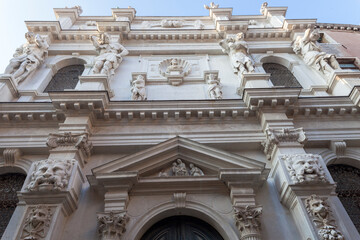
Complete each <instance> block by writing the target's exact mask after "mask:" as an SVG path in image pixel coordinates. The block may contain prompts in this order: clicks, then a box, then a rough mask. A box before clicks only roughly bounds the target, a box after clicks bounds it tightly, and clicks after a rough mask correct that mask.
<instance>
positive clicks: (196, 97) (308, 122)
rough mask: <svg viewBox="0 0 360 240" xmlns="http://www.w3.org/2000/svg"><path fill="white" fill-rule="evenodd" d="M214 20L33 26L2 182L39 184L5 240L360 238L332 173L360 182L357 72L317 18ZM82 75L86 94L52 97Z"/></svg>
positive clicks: (228, 14)
mask: <svg viewBox="0 0 360 240" xmlns="http://www.w3.org/2000/svg"><path fill="white" fill-rule="evenodd" d="M205 8H206V9H208V11H209V16H204V17H152V16H137V15H136V11H135V9H133V8H113V9H111V11H112V14H111V16H107V17H90V16H83V15H81V14H82V10H81V8H80V7H79V6H76V7H73V8H61V9H60V8H58V9H55V13H56V17H57V21H49V22H46V21H44V22H36V21H34V22H33V21H27V22H26V25H27V28H28V30H29V33H27V34H26V36H27V38H26V39H24V43H25V44H24V45H23V46H21V49H17V50H16V52H15V55H14V58H13V59H11V60H10V65H9V68H8V70H7V71H6V73H4V74H2V75H0V93H1V94H0V100H1V103H0V122H1V124H0V149H1V150H2V151H3V158H2V159H1V158H0V173H11V172H22V173H26V174H27V178H26V180H25V183H24V186H23V188H22V190H21V191H20V192H19V194H18V196H19V199H20V202H19V204H18V207H17V208H16V210H15V212H14V214H13V217H12V218H11V220H10V223H9V225H8V227H7V229H6V231H5V233H4V234H3V237H2V239H5V240H10V239H14V240H15V239H36V240H43V239H49V240H50V239H51V240H63V239H93V240H95V239H107V240H109V239H126V240H138V239H141V237H142V236H143V234H144V233H145V232H146V231H147V230H148V229H149V228H150V227H151V226H152V225H153V224H155V223H156V222H158V221H160V220H162V219H165V218H166V217H170V216H176V215H188V216H193V217H196V218H199V219H201V220H203V221H205V222H207V223H209V224H210V225H211V226H212V227H213V228H214V229H215V230H216V231H217V232H218V233H219V234H220V235H221V236H222V237H223V239H226V240H235V239H264V240H265V239H266V240H275V239H276V240H277V239H294V240H297V239H299V240H302V239H306V240H317V239H349V240H350V239H360V235H359V233H358V232H357V230H356V228H355V226H354V225H353V223H352V222H351V220H350V218H349V216H348V215H347V213H346V211H345V209H344V207H343V206H342V204H341V202H340V201H339V199H338V198H337V197H336V194H335V188H336V183H335V182H334V181H333V179H332V177H331V175H330V173H329V171H328V170H327V165H329V164H332V163H337V164H342V163H343V164H348V165H352V166H354V167H360V157H359V156H360V131H359V129H360V124H359V123H360V121H359V118H360V117H359V113H358V112H359V111H358V110H359V103H360V98H359V96H360V88H359V87H358V86H357V85H360V74H359V72H357V71H350V70H343V69H341V68H340V66H339V64H338V62H337V60H336V57H340V56H335V55H334V54H329V53H326V52H323V51H322V50H321V49H320V47H319V45H318V44H319V43H317V42H316V40H317V39H315V38H316V37H317V35H316V34H317V32H316V31H315V32H314V33H313V34H312V33H311V31H312V30H313V29H314V28H315V27H316V20H315V19H314V20H309V19H296V20H293V19H286V18H285V14H286V11H287V8H286V7H271V6H268V4H267V3H264V4H263V5H262V6H261V10H260V15H248V16H237V15H233V14H232V8H223V7H222V6H219V5H217V4H215V3H210V4H209V5H206V6H205ZM354 34H355V33H354ZM314 35H316V36H314ZM26 41H27V42H26ZM357 61H358V60H357ZM267 63H276V64H280V65H282V66H284V67H286V68H287V69H288V70H289V71H290V72H291V73H292V74H293V75H294V77H295V78H296V79H297V81H298V82H299V84H300V85H301V88H289V87H287V86H274V84H273V83H272V82H271V80H270V74H269V73H267V72H266V71H265V70H264V68H263V64H267ZM79 64H80V65H84V68H85V70H84V72H83V73H82V74H81V76H80V77H79V79H80V80H79V81H78V83H77V85H76V87H75V88H74V89H65V90H64V91H55V92H44V89H45V88H46V86H47V85H48V84H49V82H50V80H51V79H52V77H53V76H54V75H55V74H56V73H57V72H58V71H59V70H60V69H62V68H64V67H67V66H71V65H79ZM308 168H310V170H309V169H308ZM316 204H318V205H320V207H321V209H316V206H315V205H316ZM330 219H331V220H330ZM326 221H329V222H328V223H326ZM275 223H276V224H275ZM326 224H328V225H326ZM326 237H328V238H326ZM330 237H332V238H330Z"/></svg>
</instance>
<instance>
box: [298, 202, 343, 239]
mask: <svg viewBox="0 0 360 240" xmlns="http://www.w3.org/2000/svg"><path fill="white" fill-rule="evenodd" d="M305 206H306V210H307V212H308V214H309V215H310V216H311V217H312V221H313V222H314V224H315V226H316V227H317V228H318V229H319V230H318V235H319V237H320V238H321V239H322V240H342V239H344V237H343V236H342V234H341V232H339V231H338V230H337V229H336V225H335V220H334V219H333V217H332V216H331V210H330V207H329V205H328V204H327V203H326V202H325V200H324V199H322V198H320V197H319V196H316V195H311V196H310V197H308V198H307V199H306V200H305Z"/></svg>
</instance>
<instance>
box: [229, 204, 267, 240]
mask: <svg viewBox="0 0 360 240" xmlns="http://www.w3.org/2000/svg"><path fill="white" fill-rule="evenodd" d="M234 212H235V215H234V217H235V221H236V226H237V227H238V229H239V231H240V235H241V239H254V240H255V239H257V240H260V239H261V235H260V230H261V222H260V217H261V214H262V206H245V207H234Z"/></svg>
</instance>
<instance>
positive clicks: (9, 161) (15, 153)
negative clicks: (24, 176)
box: [3, 148, 22, 166]
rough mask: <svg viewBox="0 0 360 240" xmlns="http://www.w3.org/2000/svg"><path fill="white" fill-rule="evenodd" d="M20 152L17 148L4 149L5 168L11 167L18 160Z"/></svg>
mask: <svg viewBox="0 0 360 240" xmlns="http://www.w3.org/2000/svg"><path fill="white" fill-rule="evenodd" d="M21 155H22V152H21V150H20V149H19V148H6V149H5V150H4V151H3V157H4V163H5V166H13V165H14V164H15V163H16V161H17V160H19V159H20V157H21Z"/></svg>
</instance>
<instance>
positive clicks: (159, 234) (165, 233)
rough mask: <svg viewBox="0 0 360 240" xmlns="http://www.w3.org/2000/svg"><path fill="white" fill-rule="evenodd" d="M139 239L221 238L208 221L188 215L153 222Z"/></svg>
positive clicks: (189, 239)
mask: <svg viewBox="0 0 360 240" xmlns="http://www.w3.org/2000/svg"><path fill="white" fill-rule="evenodd" d="M141 240H223V238H222V237H221V236H220V234H219V233H218V232H217V231H216V230H215V229H214V228H213V227H212V226H210V225H209V224H208V223H206V222H204V221H202V220H200V219H197V218H194V217H188V216H175V217H169V218H165V219H163V220H161V221H160V222H157V223H156V224H154V225H153V226H152V227H151V228H150V229H149V230H148V231H147V232H146V233H145V234H144V236H143V237H142V238H141Z"/></svg>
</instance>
